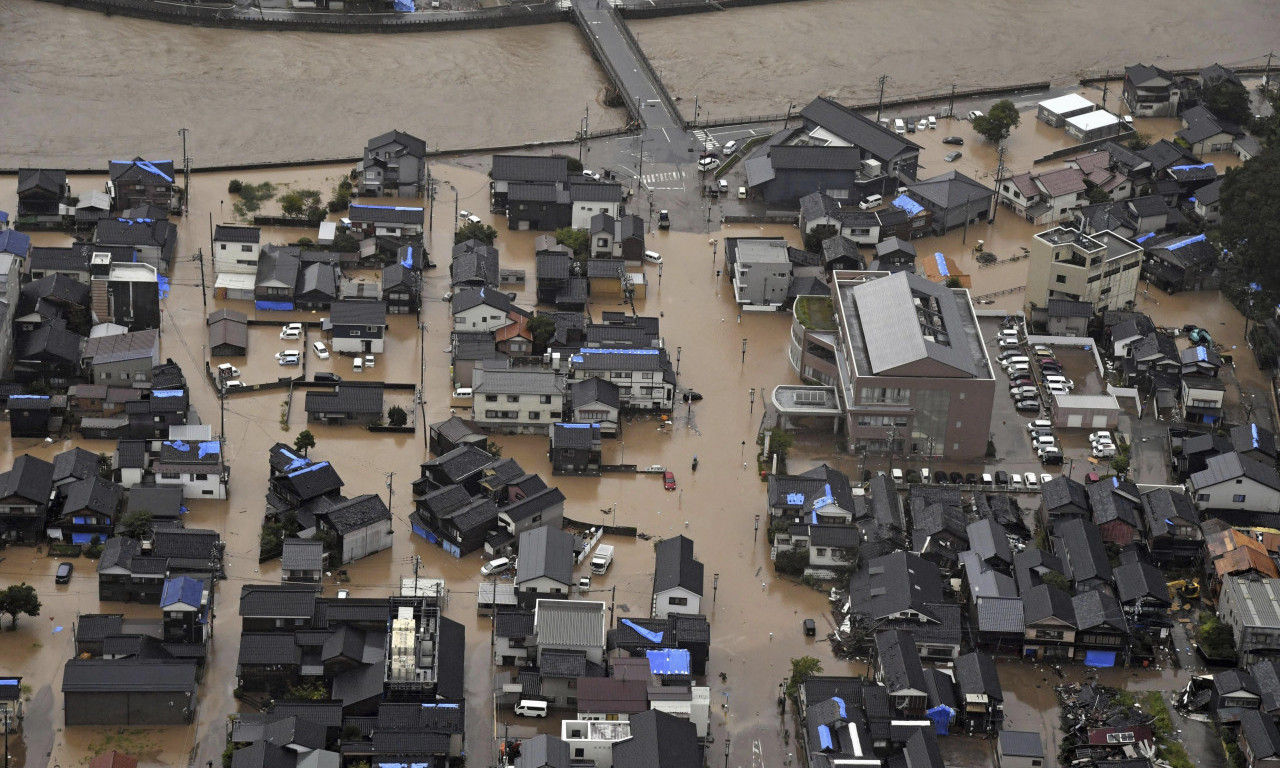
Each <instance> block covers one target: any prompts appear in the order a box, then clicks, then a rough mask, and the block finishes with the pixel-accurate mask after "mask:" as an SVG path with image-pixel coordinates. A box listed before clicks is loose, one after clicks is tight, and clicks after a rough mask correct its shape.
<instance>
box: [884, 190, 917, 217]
mask: <svg viewBox="0 0 1280 768" xmlns="http://www.w3.org/2000/svg"><path fill="white" fill-rule="evenodd" d="M890 205H892V206H893V207H894V208H901V209H902V210H904V211H906V212H907V214H908V215H909V216H915V215H916V214H917V213H920V212H921V211H923V210H924V206H923V205H921V204H919V203H917V202H916V201H915V200H912V199H911V198H909V197H907V196H906V195H898V196H897V197H895V198H894V199H893V202H892V203H890Z"/></svg>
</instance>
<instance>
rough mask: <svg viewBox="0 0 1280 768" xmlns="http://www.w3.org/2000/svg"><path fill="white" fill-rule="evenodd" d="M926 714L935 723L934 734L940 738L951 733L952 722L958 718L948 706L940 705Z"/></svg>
mask: <svg viewBox="0 0 1280 768" xmlns="http://www.w3.org/2000/svg"><path fill="white" fill-rule="evenodd" d="M924 714H925V716H926V717H928V718H929V719H930V720H932V721H933V732H934V733H935V734H936V735H938V736H946V735H947V734H948V733H949V732H950V730H951V721H952V720H954V719H955V717H956V711H955V710H954V709H952V708H951V707H948V706H947V705H946V704H939V705H938V706H936V707H934V708H933V709H931V710H929V711H927V712H925V713H924Z"/></svg>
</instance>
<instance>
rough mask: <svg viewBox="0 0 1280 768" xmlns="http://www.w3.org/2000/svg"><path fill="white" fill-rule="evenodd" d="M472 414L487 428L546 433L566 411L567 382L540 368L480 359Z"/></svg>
mask: <svg viewBox="0 0 1280 768" xmlns="http://www.w3.org/2000/svg"><path fill="white" fill-rule="evenodd" d="M471 387H472V393H473V394H472V398H473V399H472V418H473V419H474V420H475V422H476V423H477V424H479V425H480V426H481V427H483V428H484V429H486V430H492V431H500V432H506V433H511V434H538V435H546V434H550V432H551V425H552V424H554V423H556V422H557V421H561V420H562V416H563V414H564V397H565V389H566V387H565V382H564V379H563V378H562V377H561V376H560V374H559V373H557V372H556V371H549V370H543V369H539V368H520V369H515V370H508V369H506V368H501V369H497V368H495V369H492V370H491V369H490V368H489V367H486V365H485V364H484V362H483V361H481V362H479V363H476V366H475V369H474V371H473V372H472V378H471Z"/></svg>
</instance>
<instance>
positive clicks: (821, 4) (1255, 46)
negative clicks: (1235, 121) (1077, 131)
mask: <svg viewBox="0 0 1280 768" xmlns="http://www.w3.org/2000/svg"><path fill="white" fill-rule="evenodd" d="M1210 7H1211V8H1212V11H1211V12H1206V11H1207V9H1209V8H1210ZM908 8H909V10H908ZM1103 20H1105V21H1103ZM631 27H632V29H633V31H634V32H635V34H636V37H637V38H638V39H639V40H640V44H641V45H642V46H643V47H644V49H645V52H646V53H647V54H648V56H649V59H650V60H651V61H652V62H653V64H654V67H655V68H656V69H657V70H658V74H659V75H660V76H661V77H662V79H663V81H664V82H665V83H666V85H667V87H668V88H669V89H670V90H671V92H672V93H673V94H674V95H676V96H680V97H683V99H684V100H686V101H691V100H692V99H693V97H694V96H697V97H698V100H699V105H700V106H701V110H700V114H701V117H703V118H711V119H717V118H723V117H731V116H738V115H759V114H781V113H782V112H784V111H786V108H787V104H788V103H789V101H794V102H795V104H796V106H797V107H799V106H802V105H804V104H805V103H806V102H808V101H809V99H811V98H813V97H814V96H815V95H819V94H820V95H824V96H830V97H832V98H835V99H837V100H840V101H846V102H855V103H856V102H867V101H872V100H874V99H875V98H876V94H877V92H878V85H877V78H878V77H879V76H880V75H881V74H887V75H889V82H888V84H887V85H886V88H885V98H886V99H895V98H907V97H912V96H919V95H923V94H934V93H938V92H940V91H945V90H946V89H948V88H949V87H950V86H951V85H953V84H954V85H956V86H957V87H958V88H961V89H963V88H974V87H982V86H994V85H1005V84H1015V83H1028V82H1035V81H1039V80H1048V81H1052V82H1055V83H1065V82H1070V81H1073V80H1074V79H1075V78H1076V77H1078V76H1079V75H1081V74H1086V73H1087V74H1093V75H1101V74H1103V73H1104V72H1106V71H1112V72H1115V71H1118V70H1122V69H1123V68H1124V66H1125V65H1127V64H1134V63H1137V62H1139V61H1141V62H1143V63H1146V64H1158V65H1160V66H1162V67H1166V68H1178V67H1198V66H1203V65H1205V64H1208V63H1210V62H1212V61H1216V60H1221V61H1222V63H1223V64H1225V65H1228V66H1233V65H1236V66H1238V65H1240V64H1245V63H1248V64H1257V65H1261V64H1263V63H1264V62H1265V60H1266V57H1267V51H1268V50H1270V49H1271V48H1272V47H1273V45H1274V39H1275V36H1276V35H1275V31H1276V29H1280V4H1277V3H1274V2H1272V1H1271V0H1228V1H1227V2H1221V3H1214V4H1212V6H1210V5H1207V4H1204V3H1187V2H1182V0H1152V1H1151V2H1132V1H1129V2H1114V0H1065V2H1061V3H1022V2H1007V1H1001V0H916V2H912V3H910V5H909V6H904V5H903V4H902V3H901V2H895V1H894V0H816V1H815V2H806V3H802V4H797V3H783V4H780V5H763V6H756V7H752V8H735V9H733V10H732V11H731V12H729V13H713V14H702V15H700V16H693V17H684V16H676V17H668V18H662V19H651V20H646V21H635V22H632V23H631ZM1134 29H1142V30H1143V34H1142V35H1133V34H1131V31H1132V30H1134Z"/></svg>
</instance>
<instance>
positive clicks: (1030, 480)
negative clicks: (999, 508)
mask: <svg viewBox="0 0 1280 768" xmlns="http://www.w3.org/2000/svg"><path fill="white" fill-rule="evenodd" d="M1023 477H1024V478H1025V481H1026V484H1027V487H1028V488H1039V487H1040V480H1039V479H1037V478H1036V473H1035V472H1028V473H1027V474H1026V475H1024V476H1023Z"/></svg>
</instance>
